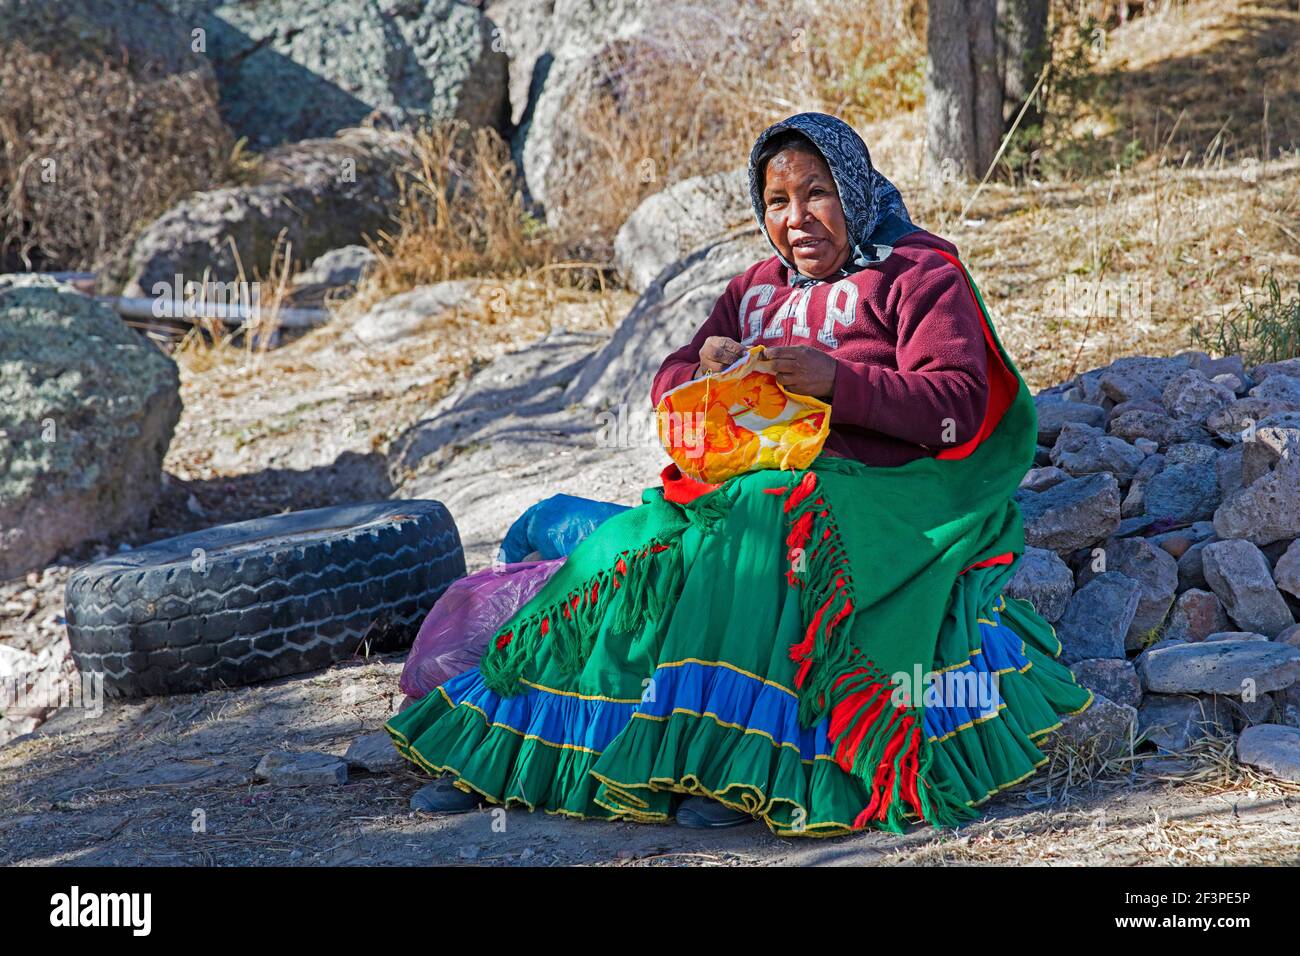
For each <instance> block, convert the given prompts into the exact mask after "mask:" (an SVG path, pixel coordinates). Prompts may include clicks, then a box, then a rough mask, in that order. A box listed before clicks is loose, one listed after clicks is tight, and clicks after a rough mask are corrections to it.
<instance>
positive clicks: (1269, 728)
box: [1237, 724, 1300, 783]
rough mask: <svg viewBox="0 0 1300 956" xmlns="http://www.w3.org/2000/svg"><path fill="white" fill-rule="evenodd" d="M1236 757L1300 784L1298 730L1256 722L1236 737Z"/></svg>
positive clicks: (1299, 735) (1299, 733)
mask: <svg viewBox="0 0 1300 956" xmlns="http://www.w3.org/2000/svg"><path fill="white" fill-rule="evenodd" d="M1237 759H1238V760H1240V761H1241V762H1242V763H1244V764H1247V765H1248V766H1251V767H1256V768H1258V769H1259V770H1263V771H1265V772H1266V773H1271V774H1273V776H1275V777H1281V778H1282V779H1283V780H1290V781H1291V782H1292V783H1300V729H1297V728H1295V727H1283V726H1281V725H1279V724H1260V725H1259V726H1257V727H1251V728H1249V729H1247V730H1245V731H1243V732H1242V734H1241V736H1240V737H1239V738H1237Z"/></svg>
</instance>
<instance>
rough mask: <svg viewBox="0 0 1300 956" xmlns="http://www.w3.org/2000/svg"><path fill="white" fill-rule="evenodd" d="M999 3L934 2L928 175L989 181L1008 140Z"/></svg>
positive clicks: (929, 40)
mask: <svg viewBox="0 0 1300 956" xmlns="http://www.w3.org/2000/svg"><path fill="white" fill-rule="evenodd" d="M996 24H997V0H930V12H929V23H928V25H927V27H926V50H927V54H928V57H927V60H926V66H925V120H926V156H925V163H926V175H927V176H928V177H929V179H930V182H931V183H933V184H941V183H943V182H945V181H950V180H953V179H959V178H960V179H966V180H976V179H980V178H982V177H983V175H984V172H985V171H986V170H987V169H988V167H989V164H990V163H992V162H993V156H994V154H995V153H996V152H997V149H998V144H999V142H1000V140H1001V135H1002V75H1001V70H1000V68H999V64H998V55H997V54H998V41H997V33H996Z"/></svg>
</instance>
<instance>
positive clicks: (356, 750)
mask: <svg viewBox="0 0 1300 956" xmlns="http://www.w3.org/2000/svg"><path fill="white" fill-rule="evenodd" d="M343 760H344V761H345V762H346V763H347V765H348V766H349V767H357V768H360V769H361V770H368V771H370V772H371V773H391V772H392V771H395V770H401V769H402V767H403V766H404V765H405V763H406V760H405V758H404V757H403V756H402V755H401V754H400V753H398V752H397V748H396V747H395V746H393V738H392V736H390V735H389V733H388V731H386V730H380V731H377V732H376V733H373V734H365V735H363V736H361V737H358V738H357V739H356V740H354V741H352V743H350V744H348V749H347V753H345V754H344V755H343Z"/></svg>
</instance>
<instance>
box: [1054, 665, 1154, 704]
mask: <svg viewBox="0 0 1300 956" xmlns="http://www.w3.org/2000/svg"><path fill="white" fill-rule="evenodd" d="M1070 670H1071V672H1073V674H1074V676H1075V679H1076V680H1077V681H1078V682H1079V683H1080V684H1081V685H1082V686H1084V687H1086V688H1088V689H1089V690H1091V691H1094V692H1096V693H1098V694H1100V695H1101V696H1103V697H1105V698H1107V699H1109V700H1113V701H1114V702H1115V703H1117V704H1126V705H1127V706H1129V707H1137V706H1138V705H1139V704H1141V703H1142V683H1141V681H1139V680H1138V676H1137V671H1136V670H1135V669H1134V667H1133V665H1132V664H1130V663H1129V662H1128V661H1123V660H1117V659H1115V658H1113V657H1094V658H1089V659H1087V660H1082V661H1076V662H1075V663H1073V664H1071V665H1070Z"/></svg>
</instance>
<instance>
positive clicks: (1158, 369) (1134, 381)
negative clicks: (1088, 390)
mask: <svg viewBox="0 0 1300 956" xmlns="http://www.w3.org/2000/svg"><path fill="white" fill-rule="evenodd" d="M1191 361H1192V360H1191V357H1190V356H1188V355H1180V356H1174V357H1171V358H1165V357H1150V356H1145V355H1137V356H1132V357H1128V358H1121V359H1116V360H1115V361H1114V362H1112V363H1111V364H1110V365H1109V366H1107V368H1106V370H1105V371H1104V372H1103V373H1102V376H1101V389H1102V391H1103V392H1104V393H1105V394H1106V395H1107V396H1108V397H1109V398H1111V399H1113V400H1114V401H1116V402H1126V401H1130V400H1131V399H1134V398H1149V399H1151V400H1152V401H1160V400H1161V398H1162V397H1163V394H1164V390H1165V388H1166V386H1168V385H1169V383H1170V382H1172V381H1173V380H1174V379H1176V378H1178V376H1179V375H1181V374H1182V373H1183V372H1185V371H1186V370H1187V369H1188V368H1190V367H1191Z"/></svg>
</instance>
